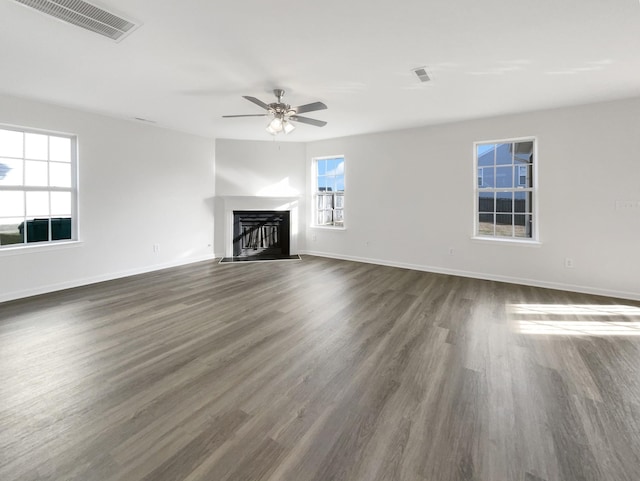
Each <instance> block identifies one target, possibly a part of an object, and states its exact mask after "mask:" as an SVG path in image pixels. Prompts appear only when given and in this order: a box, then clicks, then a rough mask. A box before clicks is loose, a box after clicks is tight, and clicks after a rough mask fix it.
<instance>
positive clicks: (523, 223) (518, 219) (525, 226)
mask: <svg viewBox="0 0 640 481" xmlns="http://www.w3.org/2000/svg"><path fill="white" fill-rule="evenodd" d="M513 217H514V220H513V223H514V226H513V227H514V235H515V237H522V238H528V237H531V228H532V225H531V215H529V214H527V215H518V214H516V215H515V216H513Z"/></svg>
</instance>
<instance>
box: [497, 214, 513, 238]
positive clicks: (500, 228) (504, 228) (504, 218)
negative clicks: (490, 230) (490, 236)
mask: <svg viewBox="0 0 640 481" xmlns="http://www.w3.org/2000/svg"><path fill="white" fill-rule="evenodd" d="M496 235H497V236H504V237H513V215H511V214H496Z"/></svg>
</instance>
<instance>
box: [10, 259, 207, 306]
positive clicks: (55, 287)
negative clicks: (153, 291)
mask: <svg viewBox="0 0 640 481" xmlns="http://www.w3.org/2000/svg"><path fill="white" fill-rule="evenodd" d="M215 258H216V256H215V255H213V254H208V255H205V256H201V257H195V258H193V257H192V258H189V259H180V260H177V261H172V262H165V263H163V264H154V265H152V266H145V267H140V268H136V269H128V270H126V271H118V272H110V273H107V274H102V275H99V276H92V277H85V278H83V279H74V280H72V281H67V282H60V283H57V284H49V285H46V286H39V287H36V288H33V289H24V290H21V291H14V292H3V293H2V294H0V302H7V301H13V300H16V299H22V298H25V297H31V296H37V295H40V294H48V293H50V292H55V291H62V290H64V289H71V288H74V287H80V286H86V285H89V284H96V283H98V282H104V281H111V280H113V279H121V278H123V277H129V276H135V275H137V274H145V273H147V272H154V271H159V270H162V269H168V268H170V267H178V266H183V265H187V264H194V263H196V262H202V261H207V260H213V259H215Z"/></svg>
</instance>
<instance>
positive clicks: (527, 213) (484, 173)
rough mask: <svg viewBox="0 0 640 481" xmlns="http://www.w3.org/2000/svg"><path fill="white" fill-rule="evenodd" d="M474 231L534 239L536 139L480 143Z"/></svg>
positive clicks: (481, 234) (493, 235)
mask: <svg viewBox="0 0 640 481" xmlns="http://www.w3.org/2000/svg"><path fill="white" fill-rule="evenodd" d="M475 154H476V155H475V157H476V158H475V164H476V169H477V177H478V182H477V186H476V211H475V218H476V231H475V235H477V236H484V237H495V238H514V239H534V237H535V229H534V227H535V222H536V220H535V217H536V212H535V211H534V202H533V201H534V196H535V184H534V169H535V166H536V161H535V141H534V139H524V140H508V141H502V142H495V143H477V144H476V152H475Z"/></svg>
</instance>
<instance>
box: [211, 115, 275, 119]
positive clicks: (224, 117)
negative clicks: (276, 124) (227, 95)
mask: <svg viewBox="0 0 640 481" xmlns="http://www.w3.org/2000/svg"><path fill="white" fill-rule="evenodd" d="M266 116H267V114H243V115H223V116H222V118H223V119H229V118H232V117H266Z"/></svg>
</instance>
